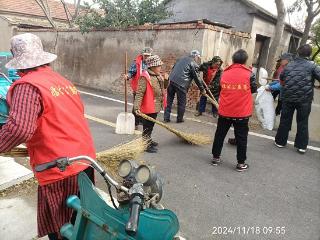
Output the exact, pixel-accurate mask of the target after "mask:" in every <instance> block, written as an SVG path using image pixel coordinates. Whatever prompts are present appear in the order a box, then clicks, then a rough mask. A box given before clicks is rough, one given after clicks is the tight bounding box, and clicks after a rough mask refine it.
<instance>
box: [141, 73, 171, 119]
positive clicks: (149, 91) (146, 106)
mask: <svg viewBox="0 0 320 240" xmlns="http://www.w3.org/2000/svg"><path fill="white" fill-rule="evenodd" d="M141 77H144V78H145V79H146V80H147V88H146V92H145V94H144V97H143V99H142V103H141V107H140V111H141V112H142V113H144V114H150V113H155V112H156V110H155V104H154V101H155V99H154V93H153V88H152V86H151V78H150V75H149V73H148V72H147V71H142V73H141ZM162 92H163V108H165V107H166V106H167V94H166V91H165V90H163V91H162Z"/></svg>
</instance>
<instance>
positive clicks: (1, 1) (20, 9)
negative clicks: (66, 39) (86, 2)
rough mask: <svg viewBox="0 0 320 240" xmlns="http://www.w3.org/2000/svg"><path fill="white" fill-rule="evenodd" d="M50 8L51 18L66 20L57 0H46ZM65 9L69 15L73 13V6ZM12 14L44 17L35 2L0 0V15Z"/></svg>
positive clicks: (27, 0)
mask: <svg viewBox="0 0 320 240" xmlns="http://www.w3.org/2000/svg"><path fill="white" fill-rule="evenodd" d="M47 1H48V5H49V8H50V12H51V16H52V17H53V18H54V19H57V20H67V16H66V13H65V10H64V7H63V4H62V3H61V1H59V0H47ZM67 7H68V9H69V11H70V12H71V13H74V11H75V8H74V5H73V4H68V3H67ZM1 13H7V14H14V15H23V16H33V17H45V14H44V13H43V11H42V9H41V7H40V6H39V5H38V4H37V3H36V1H35V0H0V14H1Z"/></svg>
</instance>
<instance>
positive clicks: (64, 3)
mask: <svg viewBox="0 0 320 240" xmlns="http://www.w3.org/2000/svg"><path fill="white" fill-rule="evenodd" d="M60 1H61V3H62V5H63V8H64V12H65V14H66V17H67V20H68V23H69V27H70V28H71V27H72V22H71V20H70V18H69V16H71V17H72V14H71V13H70V10H69V8H68V6H67V4H66V2H65V1H64V0H60Z"/></svg>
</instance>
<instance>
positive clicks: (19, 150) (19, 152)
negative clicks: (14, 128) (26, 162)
mask: <svg viewBox="0 0 320 240" xmlns="http://www.w3.org/2000/svg"><path fill="white" fill-rule="evenodd" d="M0 156H3V157H13V158H15V157H29V153H28V149H27V148H26V147H21V146H18V147H15V148H13V149H11V150H10V151H9V152H4V153H1V154H0Z"/></svg>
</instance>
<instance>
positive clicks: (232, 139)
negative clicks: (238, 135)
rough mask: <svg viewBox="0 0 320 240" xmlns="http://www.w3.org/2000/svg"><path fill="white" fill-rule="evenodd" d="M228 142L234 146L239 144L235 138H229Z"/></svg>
mask: <svg viewBox="0 0 320 240" xmlns="http://www.w3.org/2000/svg"><path fill="white" fill-rule="evenodd" d="M228 143H229V144H230V145H232V146H237V141H236V139H235V138H229V139H228Z"/></svg>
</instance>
